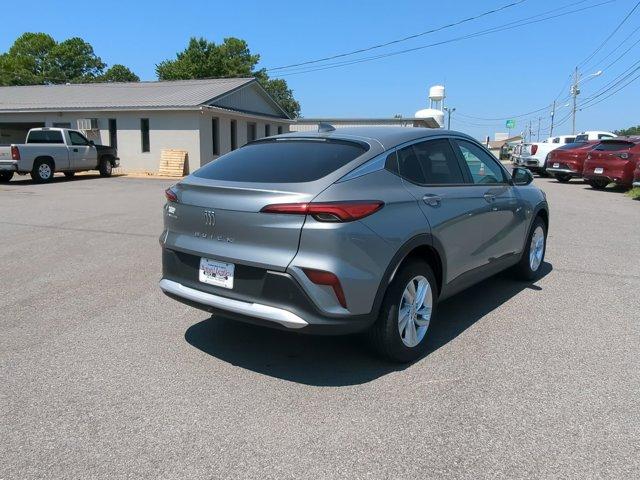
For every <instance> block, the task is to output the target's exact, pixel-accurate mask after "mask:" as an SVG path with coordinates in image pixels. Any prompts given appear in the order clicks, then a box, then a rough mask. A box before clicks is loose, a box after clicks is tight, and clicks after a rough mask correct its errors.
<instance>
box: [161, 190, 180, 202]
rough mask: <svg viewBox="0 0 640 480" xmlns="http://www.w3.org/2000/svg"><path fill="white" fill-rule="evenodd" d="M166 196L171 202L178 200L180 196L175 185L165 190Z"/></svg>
mask: <svg viewBox="0 0 640 480" xmlns="http://www.w3.org/2000/svg"><path fill="white" fill-rule="evenodd" d="M164 196H165V197H167V201H169V202H177V201H178V196H177V195H176V192H175V191H174V190H173V187H169V188H167V189H166V190H165V191H164Z"/></svg>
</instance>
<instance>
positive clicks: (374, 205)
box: [260, 200, 384, 222]
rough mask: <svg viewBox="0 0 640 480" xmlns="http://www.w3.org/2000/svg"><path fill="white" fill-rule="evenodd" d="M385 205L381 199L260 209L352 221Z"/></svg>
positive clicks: (285, 204) (276, 206)
mask: <svg viewBox="0 0 640 480" xmlns="http://www.w3.org/2000/svg"><path fill="white" fill-rule="evenodd" d="M383 206H384V202H381V201H379V200H357V201H351V202H318V203H315V202H311V203H275V204H272V205H267V206H265V207H263V208H262V210H260V211H261V212H263V213H285V214H294V215H311V216H312V217H313V218H315V219H316V220H318V221H319V222H352V221H354V220H360V219H361V218H364V217H366V216H369V215H371V214H372V213H375V212H377V211H378V210H380V209H381V208H382V207H383Z"/></svg>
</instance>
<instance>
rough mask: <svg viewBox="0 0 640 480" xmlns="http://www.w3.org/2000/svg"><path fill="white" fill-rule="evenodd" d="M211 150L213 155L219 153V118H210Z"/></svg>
mask: <svg viewBox="0 0 640 480" xmlns="http://www.w3.org/2000/svg"><path fill="white" fill-rule="evenodd" d="M211 151H212V153H213V154H214V155H220V120H218V119H217V118H212V119H211Z"/></svg>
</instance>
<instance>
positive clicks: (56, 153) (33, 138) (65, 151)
mask: <svg viewBox="0 0 640 480" xmlns="http://www.w3.org/2000/svg"><path fill="white" fill-rule="evenodd" d="M119 165H120V159H119V158H118V152H117V150H116V148H115V147H107V146H104V145H95V144H94V143H93V142H92V141H90V140H87V137H85V136H84V135H83V134H82V133H81V132H79V131H78V130H71V129H67V128H46V127H45V128H33V129H31V130H29V132H28V133H27V139H26V141H25V143H24V144H20V145H15V144H14V145H11V146H6V147H0V181H3V182H8V181H10V180H11V178H12V177H13V175H14V174H15V173H18V174H21V175H24V174H27V173H30V174H31V178H33V180H35V181H36V182H48V181H50V180H51V179H53V174H54V173H55V172H63V173H64V174H65V175H66V176H67V177H73V175H75V173H76V172H82V171H86V170H99V171H100V175H102V176H103V177H109V176H111V171H112V169H113V168H115V167H118V166H119Z"/></svg>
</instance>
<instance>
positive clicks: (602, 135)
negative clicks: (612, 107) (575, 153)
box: [576, 130, 617, 142]
mask: <svg viewBox="0 0 640 480" xmlns="http://www.w3.org/2000/svg"><path fill="white" fill-rule="evenodd" d="M616 137H617V135H616V134H615V133H612V132H605V131H602V130H590V131H587V132H580V133H579V134H578V135H576V142H588V141H590V140H606V139H608V138H616Z"/></svg>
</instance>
